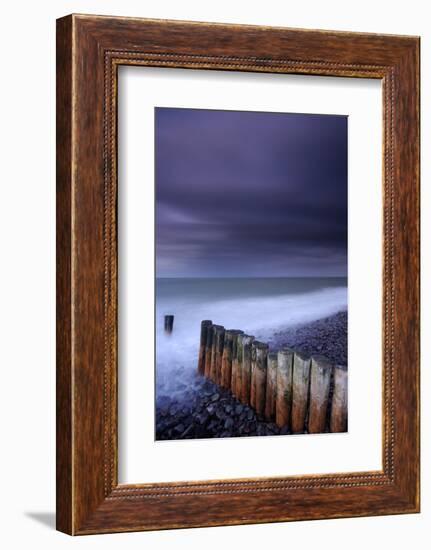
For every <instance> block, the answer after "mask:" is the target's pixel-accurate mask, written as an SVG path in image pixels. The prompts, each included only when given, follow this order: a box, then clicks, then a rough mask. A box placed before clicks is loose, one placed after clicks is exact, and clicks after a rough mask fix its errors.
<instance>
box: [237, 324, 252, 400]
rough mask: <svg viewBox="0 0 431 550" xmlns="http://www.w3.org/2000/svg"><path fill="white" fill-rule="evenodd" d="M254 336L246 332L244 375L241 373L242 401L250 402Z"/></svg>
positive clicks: (243, 358) (243, 341)
mask: <svg viewBox="0 0 431 550" xmlns="http://www.w3.org/2000/svg"><path fill="white" fill-rule="evenodd" d="M253 340H254V336H249V335H248V334H245V335H244V336H243V339H242V366H241V370H242V375H241V381H242V386H241V395H240V399H241V402H242V403H245V404H246V405H249V404H250V384H251V347H252V343H253Z"/></svg>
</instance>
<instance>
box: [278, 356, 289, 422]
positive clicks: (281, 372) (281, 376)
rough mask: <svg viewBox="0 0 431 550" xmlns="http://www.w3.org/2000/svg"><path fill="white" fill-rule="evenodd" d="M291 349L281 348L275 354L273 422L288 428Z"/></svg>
mask: <svg viewBox="0 0 431 550" xmlns="http://www.w3.org/2000/svg"><path fill="white" fill-rule="evenodd" d="M292 370H293V351H292V350H291V349H288V348H286V349H282V350H280V351H279V352H278V354H277V378H276V388H277V389H276V392H277V397H276V402H275V422H276V424H277V426H278V427H279V428H283V427H284V426H287V427H288V428H290V411H291V406H292Z"/></svg>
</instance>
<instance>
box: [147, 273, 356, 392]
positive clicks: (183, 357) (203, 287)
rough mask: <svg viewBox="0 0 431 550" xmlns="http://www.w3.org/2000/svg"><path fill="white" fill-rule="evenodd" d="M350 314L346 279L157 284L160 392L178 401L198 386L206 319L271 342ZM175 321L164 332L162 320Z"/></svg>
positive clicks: (169, 281) (171, 280)
mask: <svg viewBox="0 0 431 550" xmlns="http://www.w3.org/2000/svg"><path fill="white" fill-rule="evenodd" d="M345 310H347V279H346V278H342V277H340V278H337V277H332V278H259V279H244V278H241V279H222V278H218V279H208V278H206V279H191V278H187V279H175V278H165V279H157V281H156V393H157V398H159V397H160V396H163V395H169V396H177V397H180V396H181V394H185V393H187V390H192V389H193V388H194V387H196V386H198V385H199V383H200V381H199V379H197V377H196V368H197V360H198V350H199V341H200V324H201V321H202V320H203V319H209V320H211V321H213V323H215V324H218V325H223V326H224V327H225V328H226V329H240V330H243V331H244V332H246V333H248V334H251V335H253V336H255V337H256V338H257V339H259V340H262V341H267V340H268V339H270V338H271V336H273V335H274V334H275V333H276V332H277V331H280V330H284V329H289V328H293V327H297V326H300V325H304V324H307V323H310V322H312V321H315V320H318V319H322V318H325V317H328V316H330V315H333V314H335V313H337V312H339V311H345ZM169 314H172V315H174V316H175V319H174V327H173V332H172V333H171V334H166V333H165V332H164V316H165V315H169Z"/></svg>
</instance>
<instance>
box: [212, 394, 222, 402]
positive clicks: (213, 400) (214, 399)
mask: <svg viewBox="0 0 431 550" xmlns="http://www.w3.org/2000/svg"><path fill="white" fill-rule="evenodd" d="M219 399H220V394H219V393H215V394H214V395H213V396H212V397H211V401H212V402H213V403H215V402H216V401H218V400H219Z"/></svg>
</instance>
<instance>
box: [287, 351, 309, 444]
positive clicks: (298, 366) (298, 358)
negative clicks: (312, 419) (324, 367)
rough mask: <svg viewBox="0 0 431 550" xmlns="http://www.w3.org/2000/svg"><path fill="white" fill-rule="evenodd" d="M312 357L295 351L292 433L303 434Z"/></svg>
mask: <svg viewBox="0 0 431 550" xmlns="http://www.w3.org/2000/svg"><path fill="white" fill-rule="evenodd" d="M310 367H311V359H309V358H308V357H306V356H305V355H303V354H302V353H298V352H297V351H296V352H295V355H294V357H293V382H292V415H291V416H292V418H291V424H292V433H294V434H302V433H304V431H305V421H306V417H307V410H308V390H309V387H310Z"/></svg>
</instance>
